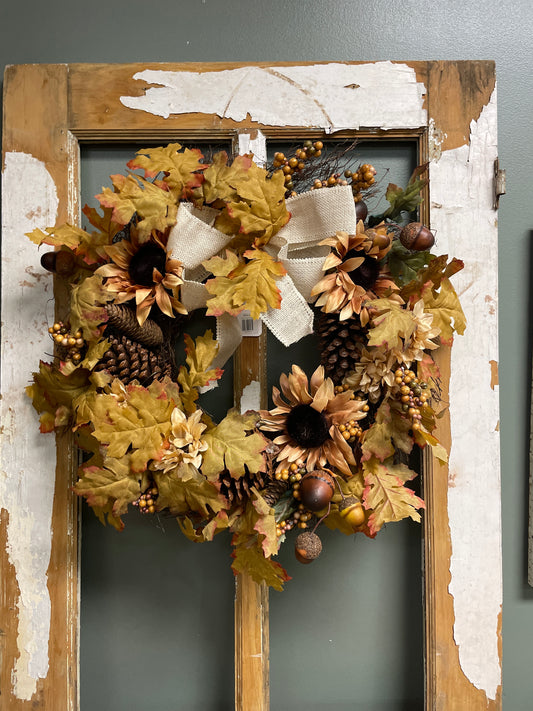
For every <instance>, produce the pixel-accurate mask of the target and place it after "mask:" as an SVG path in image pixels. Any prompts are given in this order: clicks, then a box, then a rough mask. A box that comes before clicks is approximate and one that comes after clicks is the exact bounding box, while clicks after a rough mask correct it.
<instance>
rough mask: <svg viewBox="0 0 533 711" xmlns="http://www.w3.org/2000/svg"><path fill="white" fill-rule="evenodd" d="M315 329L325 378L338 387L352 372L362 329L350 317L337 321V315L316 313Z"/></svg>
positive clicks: (358, 323) (359, 324)
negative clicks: (328, 378)
mask: <svg viewBox="0 0 533 711" xmlns="http://www.w3.org/2000/svg"><path fill="white" fill-rule="evenodd" d="M315 329H316V331H317V333H318V335H319V338H320V362H321V364H322V365H323V366H324V370H325V373H326V376H327V377H330V378H331V379H332V380H333V382H334V384H335V385H340V384H341V383H342V380H343V378H344V377H345V375H347V374H348V373H349V372H350V371H352V370H354V368H355V364H356V363H357V358H358V342H360V340H361V334H362V328H361V323H360V321H359V318H358V317H357V316H352V317H351V318H349V319H347V320H345V321H339V315H338V314H326V313H323V312H322V311H318V312H316V317H315Z"/></svg>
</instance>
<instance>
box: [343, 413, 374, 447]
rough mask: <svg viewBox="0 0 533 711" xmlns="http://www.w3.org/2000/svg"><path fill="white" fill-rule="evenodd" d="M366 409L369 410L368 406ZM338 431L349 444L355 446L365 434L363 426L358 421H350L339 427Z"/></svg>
mask: <svg viewBox="0 0 533 711" xmlns="http://www.w3.org/2000/svg"><path fill="white" fill-rule="evenodd" d="M365 407H366V409H367V410H368V405H365ZM363 409H364V408H363ZM337 429H338V430H339V432H340V433H341V435H342V436H343V438H344V439H345V440H346V441H347V442H348V444H354V442H356V441H357V440H358V439H359V438H360V437H361V436H362V434H363V430H362V428H361V425H360V424H359V423H358V422H357V420H349V421H348V422H346V423H345V424H342V425H337Z"/></svg>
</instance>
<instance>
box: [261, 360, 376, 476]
mask: <svg viewBox="0 0 533 711" xmlns="http://www.w3.org/2000/svg"><path fill="white" fill-rule="evenodd" d="M279 382H280V386H281V390H282V392H283V395H284V396H285V398H286V400H287V401H288V402H285V400H284V399H283V397H282V396H281V394H280V391H279V390H278V388H273V389H272V399H273V400H274V404H275V405H276V407H275V408H274V409H272V410H270V411H269V410H262V411H260V415H261V420H260V422H259V425H258V426H259V428H260V429H261V430H263V431H265V432H279V433H280V434H279V435H278V436H277V437H275V439H274V444H276V445H278V446H279V447H280V452H279V454H278V457H277V459H278V466H277V470H278V471H280V470H282V469H284V468H286V467H287V466H288V464H290V463H292V462H296V461H298V462H302V464H303V465H305V466H306V467H307V469H308V470H311V469H315V468H316V467H317V466H321V467H325V466H327V465H329V466H334V467H337V469H339V471H341V472H342V473H343V474H346V475H348V476H349V475H350V474H351V472H350V466H349V465H350V464H352V465H355V459H354V456H353V452H352V449H351V447H350V445H349V444H348V443H347V442H346V440H345V439H344V438H343V436H342V434H341V432H340V431H339V429H338V425H341V424H344V423H345V422H347V421H349V420H360V419H362V418H363V417H365V415H366V411H365V407H366V402H364V401H361V400H355V399H353V393H352V392H351V391H350V390H347V391H345V392H343V393H340V394H335V391H334V385H333V381H332V380H331V379H330V378H324V368H323V367H322V366H320V367H318V368H317V369H316V370H315V372H314V373H313V375H312V376H311V380H310V381H308V379H307V375H306V374H305V373H304V372H303V370H302V369H301V368H299V367H298V366H297V365H293V366H292V373H289V375H285V373H283V374H282V375H281V377H280V381H279Z"/></svg>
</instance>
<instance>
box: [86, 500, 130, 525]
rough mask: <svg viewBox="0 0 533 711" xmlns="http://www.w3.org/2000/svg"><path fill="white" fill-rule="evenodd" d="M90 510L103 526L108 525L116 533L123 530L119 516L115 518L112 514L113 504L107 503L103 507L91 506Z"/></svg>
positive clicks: (122, 522) (122, 523)
mask: <svg viewBox="0 0 533 711" xmlns="http://www.w3.org/2000/svg"><path fill="white" fill-rule="evenodd" d="M91 508H92V510H93V512H94V514H95V516H96V517H97V518H98V520H99V521H100V523H101V524H102V525H103V526H105V525H106V524H107V523H109V524H111V526H113V528H115V529H116V530H117V531H123V530H124V521H123V520H122V519H121V518H120V516H115V515H114V514H113V503H112V502H111V501H109V502H108V503H107V504H106V505H105V506H91Z"/></svg>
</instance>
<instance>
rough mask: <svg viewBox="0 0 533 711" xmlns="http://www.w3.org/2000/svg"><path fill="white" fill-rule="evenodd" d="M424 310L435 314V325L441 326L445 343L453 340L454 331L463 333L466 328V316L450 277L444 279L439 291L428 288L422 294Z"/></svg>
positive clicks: (442, 339)
mask: <svg viewBox="0 0 533 711" xmlns="http://www.w3.org/2000/svg"><path fill="white" fill-rule="evenodd" d="M422 298H423V299H424V311H427V312H428V313H431V314H433V326H434V327H437V328H440V330H441V333H440V339H441V341H442V342H443V343H445V344H450V343H451V342H452V341H453V334H454V331H457V333H458V334H459V335H461V334H463V333H464V331H465V328H466V317H465V315H464V312H463V309H462V308H461V304H460V302H459V297H458V296H457V293H456V292H455V289H454V288H453V286H452V284H451V282H450V280H449V279H443V280H442V282H441V287H440V291H439V292H435V291H434V290H433V289H429V288H428V289H426V290H425V291H424V293H423V294H422Z"/></svg>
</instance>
